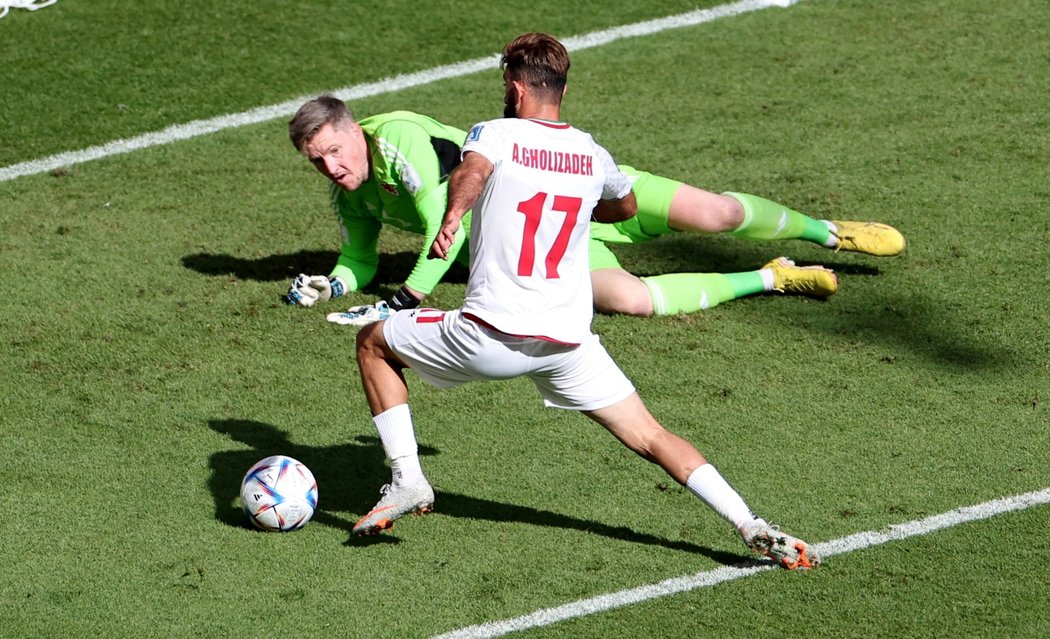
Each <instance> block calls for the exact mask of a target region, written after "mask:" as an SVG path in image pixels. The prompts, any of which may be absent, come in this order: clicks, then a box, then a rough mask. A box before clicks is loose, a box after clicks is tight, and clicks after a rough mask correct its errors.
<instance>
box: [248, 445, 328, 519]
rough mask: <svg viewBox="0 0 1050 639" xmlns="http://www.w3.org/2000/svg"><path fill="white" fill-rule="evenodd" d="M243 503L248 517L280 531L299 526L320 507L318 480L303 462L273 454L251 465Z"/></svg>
mask: <svg viewBox="0 0 1050 639" xmlns="http://www.w3.org/2000/svg"><path fill="white" fill-rule="evenodd" d="M241 503H242V504H243V506H244V514H245V516H246V517H247V518H248V521H250V522H252V524H254V525H255V526H256V527H257V528H261V529H263V530H272V531H277V532H289V531H291V530H298V529H300V528H302V527H303V526H305V525H306V522H308V521H310V518H311V517H313V515H314V510H316V509H317V481H315V480H314V475H313V473H311V472H310V469H309V468H307V467H306V466H305V465H304V464H302V463H301V462H299V461H297V460H295V459H292V458H291V457H286V456H284V455H273V456H270V457H267V458H266V459H263V460H262V461H259V462H257V463H256V464H255V465H254V466H252V467H251V468H249V469H248V472H247V473H245V475H244V479H243V480H242V481H241Z"/></svg>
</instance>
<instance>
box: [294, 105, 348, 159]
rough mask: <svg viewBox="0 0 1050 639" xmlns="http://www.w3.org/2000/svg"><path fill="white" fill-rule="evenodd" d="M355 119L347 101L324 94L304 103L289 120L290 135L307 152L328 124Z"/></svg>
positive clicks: (340, 123)
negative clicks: (312, 141) (309, 145)
mask: <svg viewBox="0 0 1050 639" xmlns="http://www.w3.org/2000/svg"><path fill="white" fill-rule="evenodd" d="M353 121H354V116H353V114H352V113H350V108H349V107H348V106H346V103H345V102H343V101H342V100H340V99H339V98H337V97H334V96H331V95H322V96H320V97H318V98H314V99H313V100H310V101H309V102H307V103H305V104H303V106H301V107H299V110H298V111H296V113H295V116H294V117H293V118H292V119H291V120H290V121H289V122H288V137H289V138H291V140H292V146H294V147H295V148H296V149H297V150H299V151H300V152H301V153H306V145H307V144H310V140H312V139H313V137H314V135H316V134H317V132H318V131H319V130H320V129H321V127H323V126H324V125H326V124H331V125H332V126H335V127H337V128H338V127H340V126H343V125H346V124H349V123H352V122H353Z"/></svg>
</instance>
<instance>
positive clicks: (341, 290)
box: [284, 273, 346, 306]
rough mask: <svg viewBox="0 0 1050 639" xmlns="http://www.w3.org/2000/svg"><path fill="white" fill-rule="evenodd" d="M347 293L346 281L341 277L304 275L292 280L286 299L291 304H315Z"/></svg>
mask: <svg viewBox="0 0 1050 639" xmlns="http://www.w3.org/2000/svg"><path fill="white" fill-rule="evenodd" d="M345 294H346V282H344V281H343V278H341V277H338V276H336V277H326V276H324V275H304V274H302V273H300V274H299V277H297V278H295V279H294V280H292V287H291V288H290V289H289V290H288V294H287V295H285V297H284V299H285V301H286V302H288V303H289V304H297V305H299V306H313V305H314V304H316V303H317V302H327V301H328V300H330V299H332V298H333V297H341V296H342V295H345Z"/></svg>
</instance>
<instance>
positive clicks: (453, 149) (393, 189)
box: [331, 111, 470, 295]
mask: <svg viewBox="0 0 1050 639" xmlns="http://www.w3.org/2000/svg"><path fill="white" fill-rule="evenodd" d="M358 124H359V125H360V126H361V130H362V131H363V132H364V135H365V141H366V142H367V144H368V154H369V157H370V162H371V165H372V166H371V175H370V177H369V179H368V180H367V181H365V182H364V183H363V184H362V185H361V186H360V188H358V189H356V190H354V191H352V192H349V191H346V190H344V189H343V188H341V187H339V186H338V185H336V184H332V188H331V196H332V207H333V208H334V209H335V213H336V218H337V219H338V221H339V224H340V228H341V231H342V246H341V249H340V253H339V261H338V262H337V263H336V265H335V268H334V269H332V273H331V275H332V276H339V277H341V278H343V280H345V281H346V283H347V286H348V288H349V290H351V291H356V290H359V289H360V288H362V287H363V286H365V285H367V284H368V283H369V282H371V281H372V278H373V277H375V274H376V269H377V266H378V264H379V253H378V250H377V244H378V240H379V232H380V230H381V229H382V227H383V225H384V224H389V225H391V226H393V227H394V228H398V229H401V230H403V231H409V232H411V233H416V234H420V235H422V236H423V245H422V250H421V251H420V253H419V257H418V259H417V260H416V264H415V266H414V267H413V268H412V272H411V273H410V274H409V276H408V278H407V279H406V280H405V285H406V286H408V287H409V288H412V289H413V290H416V291H419V292H420V293H423V294H427V295H429V294H430V293H431V292H432V291H433V290H434V287H435V286H436V285H437V283H438V282H439V281H441V278H442V277H444V275H445V273H446V271H448V268H449V266H451V264H452V260H454V259H455V258H456V257H457V256H458V254H459V251H460V249H461V248H462V247H463V244H464V238H465V237H466V229H469V228H470V214H469V213H468V214H467V215H466V216H465V217H464V218H463V220H462V223H461V227H460V229H461V230H460V232H459V233H458V234H457V237H456V241H455V242H454V243H453V245H452V247H451V248H450V249H449V259H448V260H447V261H446V260H430V259H427V253H428V252H429V250H430V245H431V244H432V243H433V241H434V238H435V237H436V236H437V233H438V229H440V227H441V220H442V218H443V217H444V214H445V203H446V200H447V195H448V176H449V173H451V171H452V169H453V168H454V167H455V166H456V165H457V164H459V161H460V146H461V145H462V144H463V141H464V140H465V139H466V137H467V133H466V131H463V130H461V129H457V128H455V127H451V126H447V125H445V124H442V123H440V122H438V121H437V120H434V119H432V118H429V117H427V116H425V115H420V114H418V113H411V112H409V111H394V112H392V113H383V114H379V115H373V116H371V117H368V118H364V119H362V120H361V121H359V122H358ZM465 255H466V253H465V252H464V256H465Z"/></svg>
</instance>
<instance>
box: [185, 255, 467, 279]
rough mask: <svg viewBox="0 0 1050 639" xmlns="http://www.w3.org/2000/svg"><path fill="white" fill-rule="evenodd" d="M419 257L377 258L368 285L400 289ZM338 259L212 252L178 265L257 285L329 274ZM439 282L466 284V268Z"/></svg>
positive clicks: (455, 267) (454, 270) (458, 268)
mask: <svg viewBox="0 0 1050 639" xmlns="http://www.w3.org/2000/svg"><path fill="white" fill-rule="evenodd" d="M418 258H419V255H418V254H416V253H410V252H408V251H402V252H399V253H384V254H382V255H381V256H380V257H379V270H378V271H377V272H376V276H375V279H374V280H373V281H372V284H371V285H370V286H373V287H374V286H377V285H383V284H396V285H398V286H400V285H401V284H402V283H404V281H405V278H407V277H408V274H409V273H411V272H412V267H413V266H415V264H416V260H417V259H418ZM338 259H339V253H337V252H335V251H299V252H298V253H288V254H279V255H268V256H266V257H260V258H244V257H237V256H234V255H226V254H221V253H220V254H215V253H196V254H194V255H187V256H185V257H183V258H182V265H183V266H185V267H186V268H188V269H190V270H191V271H196V272H198V273H201V274H203V275H223V276H230V277H234V278H237V279H239V280H253V281H258V282H277V281H282V280H288V281H291V280H292V279H294V278H295V276H297V275H298V274H300V273H310V274H315V273H330V272H331V271H332V266H334V265H335V263H336V260H338ZM443 281H446V282H452V283H457V284H462V283H464V282H466V281H467V269H466V267H465V266H464V265H462V264H460V263H455V264H453V265H452V267H451V268H449V271H448V273H447V274H446V275H445V277H444V279H443Z"/></svg>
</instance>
